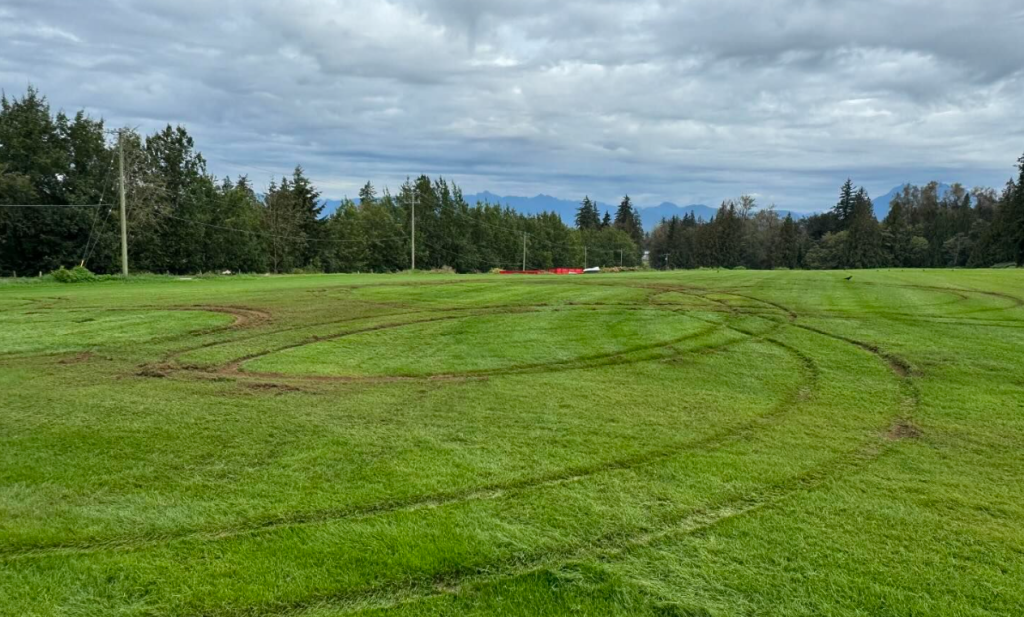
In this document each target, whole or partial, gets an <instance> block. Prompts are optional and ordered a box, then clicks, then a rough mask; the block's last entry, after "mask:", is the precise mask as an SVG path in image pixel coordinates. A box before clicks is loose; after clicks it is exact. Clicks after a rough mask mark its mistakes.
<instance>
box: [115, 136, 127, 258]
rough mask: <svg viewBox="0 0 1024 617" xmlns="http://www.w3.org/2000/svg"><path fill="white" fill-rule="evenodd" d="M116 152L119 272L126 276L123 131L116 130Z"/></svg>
mask: <svg viewBox="0 0 1024 617" xmlns="http://www.w3.org/2000/svg"><path fill="white" fill-rule="evenodd" d="M117 153H118V159H119V162H118V168H119V175H120V177H121V181H120V182H119V183H118V184H119V186H120V189H121V191H120V192H121V274H122V275H123V276H128V216H127V214H126V212H125V210H126V207H125V189H124V131H123V130H121V131H118V132H117Z"/></svg>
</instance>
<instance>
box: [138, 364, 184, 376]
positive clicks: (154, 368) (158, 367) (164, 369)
mask: <svg viewBox="0 0 1024 617" xmlns="http://www.w3.org/2000/svg"><path fill="white" fill-rule="evenodd" d="M173 372H174V368H173V367H171V366H168V365H166V364H149V365H146V366H142V367H140V368H139V370H138V372H136V373H135V374H136V375H138V376H139V377H152V378H154V379H164V378H167V377H170V376H171V373H173Z"/></svg>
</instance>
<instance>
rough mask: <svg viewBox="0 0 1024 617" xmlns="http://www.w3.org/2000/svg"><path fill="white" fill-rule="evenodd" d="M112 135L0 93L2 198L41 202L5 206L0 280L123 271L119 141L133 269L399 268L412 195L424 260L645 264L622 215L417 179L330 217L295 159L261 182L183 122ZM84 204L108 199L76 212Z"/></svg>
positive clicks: (407, 241)
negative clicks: (469, 197)
mask: <svg viewBox="0 0 1024 617" xmlns="http://www.w3.org/2000/svg"><path fill="white" fill-rule="evenodd" d="M118 133H119V134H120V140H121V143H120V144H118V139H119V138H118V136H117V134H115V132H113V131H107V130H105V128H104V123H103V122H102V120H93V119H91V118H89V117H88V116H87V115H86V114H85V113H84V112H79V113H77V114H75V116H74V117H73V118H70V117H68V116H67V115H65V114H64V113H63V112H57V113H55V114H54V113H52V112H51V110H50V107H49V104H48V103H47V101H46V99H45V97H43V96H42V95H40V93H39V92H37V91H36V90H34V89H32V88H30V89H29V90H28V91H27V93H26V94H25V95H24V96H23V97H21V98H14V99H9V98H8V97H7V96H6V95H5V96H3V97H2V99H0V206H5V205H7V206H9V205H34V206H46V207H32V208H8V207H0V275H4V276H11V275H13V274H22V275H24V274H35V273H36V272H47V271H49V270H53V269H56V268H58V267H60V266H71V265H77V264H79V263H81V262H83V261H84V262H85V264H86V265H87V267H89V268H90V269H92V270H94V271H96V272H110V273H113V272H118V271H120V264H119V259H120V249H119V242H120V236H119V233H120V232H119V225H118V213H117V211H116V210H117V209H116V206H114V205H113V204H115V203H116V201H117V196H118V195H117V193H118V177H119V174H118V169H117V166H118V164H119V162H120V161H119V160H118V148H119V147H120V148H123V152H124V165H125V192H126V196H127V203H128V208H127V219H128V225H127V228H128V244H129V252H130V263H131V267H132V269H133V270H135V271H146V272H156V273H165V272H167V273H176V274H180V273H194V272H204V271H218V270H224V269H227V270H232V271H237V272H295V271H318V272H391V271H398V270H405V269H408V268H409V267H410V265H411V260H412V259H411V257H412V256H411V245H412V228H411V227H412V209H413V207H414V204H415V212H416V243H415V244H416V265H417V267H418V268H426V269H439V268H453V269H455V270H457V271H459V272H479V271H487V270H490V269H493V268H517V269H518V268H521V267H522V266H523V252H524V239H525V253H526V255H525V257H526V267H527V268H528V269H541V268H553V267H569V266H574V267H578V266H583V265H584V264H586V265H612V264H614V265H619V264H620V263H621V264H623V265H626V266H637V265H639V264H640V246H641V243H642V241H643V235H642V232H640V233H637V231H638V229H639V227H638V224H637V226H635V227H634V226H630V225H632V224H633V223H630V221H634V219H633V218H629V219H628V220H627V218H626V217H625V214H623V217H624V218H623V223H622V225H618V224H612V225H601V224H597V225H589V224H588V225H585V226H583V227H581V228H573V227H570V226H568V225H566V224H565V223H563V222H562V220H561V218H560V217H559V216H558V215H557V214H555V213H541V214H536V215H524V214H520V213H518V212H516V211H514V210H512V209H510V208H508V207H503V206H500V205H497V204H489V203H476V204H469V203H467V202H466V200H465V199H464V198H463V194H462V191H461V189H459V187H458V186H456V185H455V184H453V183H450V182H448V181H446V180H444V179H443V178H438V179H431V178H429V177H427V176H420V177H418V178H415V179H410V180H407V181H406V182H405V183H404V184H402V186H401V187H399V189H398V191H397V192H396V193H391V192H390V191H388V190H386V189H385V190H383V191H381V192H378V190H377V189H376V188H375V187H374V186H373V185H372V184H369V183H367V184H366V185H365V186H364V187H363V188H362V189H361V190H360V191H359V195H358V198H357V199H355V200H351V199H345V200H343V201H342V202H341V205H340V206H339V207H338V208H337V209H336V210H335V211H334V212H332V213H330V214H329V215H327V216H324V207H325V202H324V200H323V198H322V196H321V194H320V191H319V190H318V189H317V188H316V187H315V186H314V184H313V182H312V181H311V180H310V179H309V178H308V177H307V176H306V174H305V172H304V171H303V169H302V168H301V167H299V166H297V167H295V169H294V171H293V173H292V174H291V175H290V176H287V177H282V178H275V179H273V180H272V181H270V182H269V184H268V186H267V187H266V189H265V190H263V191H257V190H256V188H255V187H254V186H253V183H252V181H251V180H250V179H249V178H248V177H247V176H240V177H237V178H234V179H231V178H224V179H217V178H215V177H214V176H212V175H211V174H210V173H209V172H208V171H207V163H206V160H205V159H204V158H203V155H202V153H200V152H199V151H198V150H197V149H196V146H195V143H194V140H193V138H192V137H191V136H190V135H189V134H188V132H187V131H186V130H185V129H184V128H183V127H180V126H178V127H171V126H167V127H166V128H165V129H163V130H161V131H158V132H156V133H154V134H152V135H148V136H145V137H143V136H141V135H139V134H137V133H135V132H133V131H127V132H118ZM90 204H103V205H101V206H100V207H79V206H84V205H90ZM62 206H66V207H62ZM595 212H596V208H595ZM630 212H632V209H630ZM635 220H639V219H638V218H636V219H635ZM627 223H628V224H627Z"/></svg>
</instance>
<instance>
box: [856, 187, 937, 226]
mask: <svg viewBox="0 0 1024 617" xmlns="http://www.w3.org/2000/svg"><path fill="white" fill-rule="evenodd" d="M906 186H909V185H908V184H901V185H899V186H897V187H893V189H892V190H891V191H889V192H888V193H886V194H885V195H882V196H881V197H875V198H874V199H872V200H871V207H872V208H873V209H874V211H875V218H876V219H878V220H879V221H881V220H882V219H884V218H885V217H886V216H887V215H888V214H889V208H890V207H891V206H892V200H893V199H896V196H897V195H899V194H900V193H902V192H903V189H904V187H906ZM949 189H950V186H949V185H948V184H941V183H940V184H939V190H938V195H939V199H942V198H943V197H945V196H946V193H948V192H949Z"/></svg>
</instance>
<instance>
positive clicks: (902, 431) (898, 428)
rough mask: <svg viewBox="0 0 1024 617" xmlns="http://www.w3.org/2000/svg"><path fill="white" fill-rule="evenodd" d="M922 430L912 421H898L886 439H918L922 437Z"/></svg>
mask: <svg viewBox="0 0 1024 617" xmlns="http://www.w3.org/2000/svg"><path fill="white" fill-rule="evenodd" d="M921 434H922V433H921V429H920V428H918V427H917V426H915V425H914V423H912V422H911V421H910V420H897V421H896V423H895V424H893V425H892V428H890V429H889V432H888V433H887V434H886V437H888V438H889V440H890V441H899V440H901V439H918V438H920V437H921Z"/></svg>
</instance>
